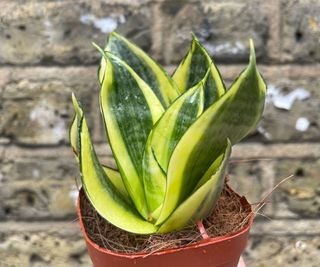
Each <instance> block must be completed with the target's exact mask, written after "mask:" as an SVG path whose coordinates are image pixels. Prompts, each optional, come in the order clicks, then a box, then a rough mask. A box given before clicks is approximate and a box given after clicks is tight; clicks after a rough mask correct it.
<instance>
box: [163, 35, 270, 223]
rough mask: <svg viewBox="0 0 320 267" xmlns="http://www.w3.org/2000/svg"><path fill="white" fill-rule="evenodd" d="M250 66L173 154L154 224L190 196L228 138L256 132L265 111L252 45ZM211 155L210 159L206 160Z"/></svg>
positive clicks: (264, 92) (236, 137)
mask: <svg viewBox="0 0 320 267" xmlns="http://www.w3.org/2000/svg"><path fill="white" fill-rule="evenodd" d="M250 45H251V49H250V62H249V65H248V67H247V68H246V69H245V70H244V71H243V72H242V73H241V74H240V76H239V77H238V78H237V79H236V81H235V82H234V83H233V84H232V86H231V88H230V89H229V90H228V91H227V92H226V93H225V94H224V95H223V96H222V97H221V98H220V99H219V100H218V101H217V102H215V103H214V104H213V105H211V106H210V107H209V108H208V109H207V110H206V111H205V112H204V113H203V114H202V115H201V116H200V117H199V118H198V119H197V120H196V121H195V122H194V123H193V124H192V125H191V127H190V128H189V129H188V130H187V132H186V133H185V134H184V136H183V137H182V138H181V140H180V142H179V143H178V145H177V146H176V149H175V150H174V152H173V154H172V156H171V159H170V163H169V168H168V172H167V191H166V197H165V200H164V204H163V208H162V211H161V214H160V217H159V219H158V221H157V224H161V223H162V222H164V221H165V220H166V219H167V218H168V216H169V215H170V214H171V213H172V212H173V211H174V210H175V208H176V207H177V206H178V205H179V204H180V203H181V202H182V201H183V200H185V199H186V197H187V196H188V195H189V194H190V192H192V190H193V189H194V187H195V186H196V184H197V182H198V181H199V177H202V176H203V175H204V173H205V171H206V170H207V169H208V168H209V166H210V164H211V162H212V159H214V158H216V157H217V156H218V155H219V154H220V153H221V151H222V144H224V142H225V139H226V138H229V139H230V141H231V143H232V144H235V143H237V142H239V141H240V140H241V139H242V138H244V137H245V136H246V135H247V134H248V133H250V132H251V131H252V130H253V129H255V127H256V125H257V123H258V121H259V119H260V116H261V114H262V111H263V108H264V98H265V94H266V85H265V83H264V81H263V79H262V77H261V75H260V73H259V72H258V70H257V67H256V60H255V53H254V48H253V43H252V41H251V42H250ZM208 155H210V156H208Z"/></svg>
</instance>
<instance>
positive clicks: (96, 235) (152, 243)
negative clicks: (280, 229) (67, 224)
mask: <svg viewBox="0 0 320 267" xmlns="http://www.w3.org/2000/svg"><path fill="white" fill-rule="evenodd" d="M80 197H81V213H82V218H83V224H84V227H85V229H86V232H87V235H88V237H89V238H90V239H91V240H92V241H93V242H94V243H96V244H98V245H99V246H100V247H103V248H106V249H109V250H112V251H115V252H122V253H138V252H140V253H153V252H156V251H160V250H163V249H168V248H175V247H181V246H186V245H189V244H192V243H195V242H197V241H200V240H201V239H202V236H201V234H200V231H199V229H198V226H197V224H194V225H190V226H188V227H186V228H185V229H183V230H180V231H176V232H173V233H168V234H154V235H136V234H131V233H128V232H126V231H123V230H121V229H119V228H117V227H115V226H114V225H112V224H110V223H109V222H107V221H106V220H105V219H104V218H102V217H101V216H100V215H99V214H98V213H97V212H96V211H95V209H94V208H93V206H92V205H91V203H90V202H89V200H88V199H87V198H86V196H85V194H84V193H82V194H81V195H80ZM250 213H251V207H250V205H246V206H244V205H243V204H241V197H239V196H238V195H237V194H236V193H234V192H233V191H232V190H231V189H230V188H229V187H228V186H227V185H225V187H224V189H223V190H222V193H221V196H220V197H219V199H218V201H217V203H216V205H215V207H214V209H213V211H212V213H211V214H210V215H209V216H208V217H207V218H206V219H204V220H203V225H204V227H205V229H206V232H207V234H208V235H209V236H210V237H219V236H227V235H231V234H233V233H235V232H237V231H239V230H241V229H242V228H243V227H244V226H245V225H246V224H247V223H248V221H249V218H250Z"/></svg>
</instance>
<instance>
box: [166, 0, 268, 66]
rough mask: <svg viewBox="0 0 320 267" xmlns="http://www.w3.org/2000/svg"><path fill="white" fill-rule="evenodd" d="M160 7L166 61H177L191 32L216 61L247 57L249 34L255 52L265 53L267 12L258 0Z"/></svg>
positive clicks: (172, 3) (186, 46)
mask: <svg viewBox="0 0 320 267" xmlns="http://www.w3.org/2000/svg"><path fill="white" fill-rule="evenodd" d="M161 9H162V11H163V12H162V13H163V15H162V16H163V18H162V20H161V23H162V27H163V30H162V31H163V33H162V34H163V37H162V38H163V40H162V45H163V55H164V61H165V63H166V64H170V63H177V62H180V60H181V59H182V58H183V56H184V55H185V53H186V51H187V50H188V48H189V46H190V40H191V35H190V32H194V33H195V34H196V35H197V36H198V38H199V40H200V41H201V42H202V43H203V44H204V46H205V47H206V48H207V49H208V51H209V53H210V54H211V55H213V56H214V58H215V59H216V60H217V61H228V62H229V61H232V62H241V61H247V60H248V52H249V49H248V45H249V38H253V39H254V42H255V46H256V51H257V55H258V56H262V55H264V56H265V55H266V51H265V45H264V44H265V42H266V38H267V32H268V22H267V14H266V12H264V9H262V8H259V3H258V2H257V1H254V2H253V3H252V2H250V4H249V3H245V2H237V3H235V2H232V3H230V2H229V3H228V2H212V1H208V2H202V3H201V4H198V3H196V4H192V3H186V2H183V1H180V2H179V1H177V2H165V3H163V4H162V7H161Z"/></svg>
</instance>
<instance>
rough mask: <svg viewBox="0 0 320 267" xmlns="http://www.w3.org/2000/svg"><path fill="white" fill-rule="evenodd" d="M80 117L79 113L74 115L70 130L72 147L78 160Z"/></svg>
mask: <svg viewBox="0 0 320 267" xmlns="http://www.w3.org/2000/svg"><path fill="white" fill-rule="evenodd" d="M78 121H79V120H78V118H77V114H75V115H74V117H73V120H72V122H71V127H70V130H69V140H70V144H71V147H72V151H73V154H74V155H75V157H76V159H77V160H78V142H79V141H78V128H79V125H78Z"/></svg>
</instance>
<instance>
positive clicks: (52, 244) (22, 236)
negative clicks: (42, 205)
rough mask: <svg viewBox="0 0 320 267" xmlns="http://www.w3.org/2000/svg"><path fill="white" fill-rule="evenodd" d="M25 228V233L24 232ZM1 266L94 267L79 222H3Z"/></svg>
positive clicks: (0, 250)
mask: <svg viewBox="0 0 320 267" xmlns="http://www.w3.org/2000/svg"><path fill="white" fill-rule="evenodd" d="M22 229H23V233H22V232H21V231H22ZM0 236H1V241H0V243H1V248H0V259H1V260H0V266H3V267H6V266H12V267H20V266H49V267H50V266H52V267H55V266H61V267H82V266H83V267H85V266H91V265H92V263H91V260H90V258H89V255H88V253H87V249H86V245H85V242H84V240H83V237H82V235H81V232H80V229H79V227H78V225H77V223H74V222H64V223H44V222H42V223H30V222H28V223H15V222H10V223H2V224H1V230H0Z"/></svg>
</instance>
